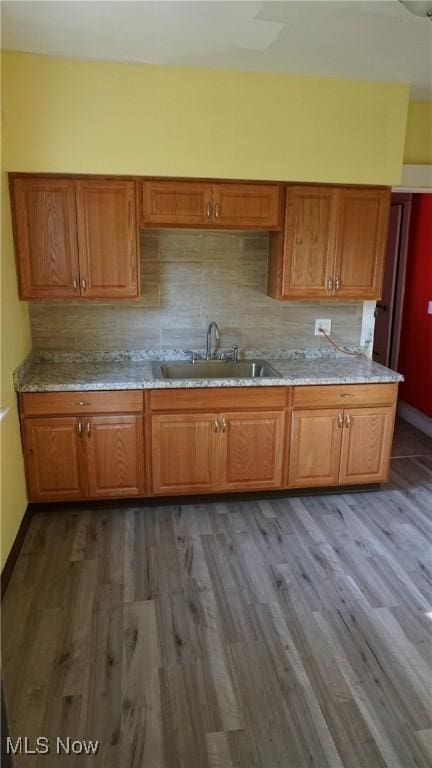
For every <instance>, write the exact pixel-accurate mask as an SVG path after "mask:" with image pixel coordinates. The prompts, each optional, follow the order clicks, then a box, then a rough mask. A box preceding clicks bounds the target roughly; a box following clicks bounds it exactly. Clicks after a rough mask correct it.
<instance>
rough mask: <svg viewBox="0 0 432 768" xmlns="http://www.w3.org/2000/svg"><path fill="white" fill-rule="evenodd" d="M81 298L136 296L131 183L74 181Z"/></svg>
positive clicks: (125, 181) (133, 215) (135, 231)
mask: <svg viewBox="0 0 432 768" xmlns="http://www.w3.org/2000/svg"><path fill="white" fill-rule="evenodd" d="M76 188H77V213H78V242H79V262H80V277H81V295H82V296H83V297H84V298H86V297H88V298H113V299H114V298H116V299H118V298H127V297H133V296H137V295H138V245H137V238H138V229H137V221H136V197H135V182H134V181H127V180H124V179H106V180H105V179H102V180H100V179H89V180H88V181H85V180H80V181H77V182H76Z"/></svg>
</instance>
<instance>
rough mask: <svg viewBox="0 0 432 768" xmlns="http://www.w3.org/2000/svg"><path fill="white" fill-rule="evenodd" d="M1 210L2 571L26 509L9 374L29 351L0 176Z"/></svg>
mask: <svg viewBox="0 0 432 768" xmlns="http://www.w3.org/2000/svg"><path fill="white" fill-rule="evenodd" d="M1 196H2V208H1V217H2V218H1V229H2V237H1V333H2V345H1V362H2V370H1V405H2V407H5V406H9V409H10V410H9V412H8V414H7V416H6V418H5V419H3V421H2V422H1V426H0V429H1V567H2V568H3V566H4V563H5V561H6V558H7V556H8V554H9V551H10V548H11V546H12V544H13V541H14V539H15V536H16V532H17V530H18V527H19V524H20V522H21V518H22V516H23V514H24V511H25V508H26V506H27V496H26V490H25V481H24V468H23V460H22V451H21V440H20V431H19V421H18V412H17V405H16V395H15V392H14V389H13V382H12V373H13V371H14V369H15V368H16V367H17V365H19V363H20V362H21V361H22V360H23V358H24V357H25V356H26V355H27V354H28V352H29V351H30V346H31V344H30V327H29V321H28V312H27V304H26V303H25V302H22V301H21V302H20V301H18V295H17V282H16V273H15V261H14V252H13V244H12V229H11V220H10V206H9V193H8V188H7V178H6V174H5V173H2V186H1Z"/></svg>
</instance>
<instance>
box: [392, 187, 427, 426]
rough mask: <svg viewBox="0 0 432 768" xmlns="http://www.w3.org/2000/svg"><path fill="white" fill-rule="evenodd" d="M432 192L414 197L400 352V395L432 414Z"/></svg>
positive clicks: (421, 409)
mask: <svg viewBox="0 0 432 768" xmlns="http://www.w3.org/2000/svg"><path fill="white" fill-rule="evenodd" d="M429 301H432V194H416V195H413V197H412V210H411V225H410V234H409V245H408V261H407V278H406V286H405V301H404V311H403V318H402V334H401V343H400V352H399V365H398V368H399V371H400V372H401V373H403V374H404V376H405V379H406V380H405V382H404V383H403V384H401V386H400V398H401V400H403V401H404V402H406V403H409V404H410V405H412V406H414V408H418V410H419V411H422V413H425V414H426V416H430V417H432V315H429V314H428V302H429Z"/></svg>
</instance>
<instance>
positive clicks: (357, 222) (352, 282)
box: [334, 187, 390, 299]
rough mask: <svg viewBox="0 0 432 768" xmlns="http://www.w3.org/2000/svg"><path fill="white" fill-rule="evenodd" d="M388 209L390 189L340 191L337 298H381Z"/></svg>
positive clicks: (349, 189)
mask: <svg viewBox="0 0 432 768" xmlns="http://www.w3.org/2000/svg"><path fill="white" fill-rule="evenodd" d="M389 212H390V190H387V189H356V188H355V187H354V188H345V189H342V190H341V191H340V193H339V199H338V217H337V222H338V224H337V241H336V258H335V285H334V287H335V291H336V294H337V296H338V297H340V298H343V299H359V298H361V299H377V298H380V296H381V287H382V278H383V273H384V257H385V252H386V240H387V229H388V219H389Z"/></svg>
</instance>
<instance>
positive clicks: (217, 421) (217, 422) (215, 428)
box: [213, 419, 219, 434]
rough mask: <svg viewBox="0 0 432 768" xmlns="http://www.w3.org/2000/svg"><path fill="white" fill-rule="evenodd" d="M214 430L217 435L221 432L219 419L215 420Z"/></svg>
mask: <svg viewBox="0 0 432 768" xmlns="http://www.w3.org/2000/svg"><path fill="white" fill-rule="evenodd" d="M213 430H214V432H215V433H216V434H217V433H218V432H219V419H215V420H214V422H213Z"/></svg>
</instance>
